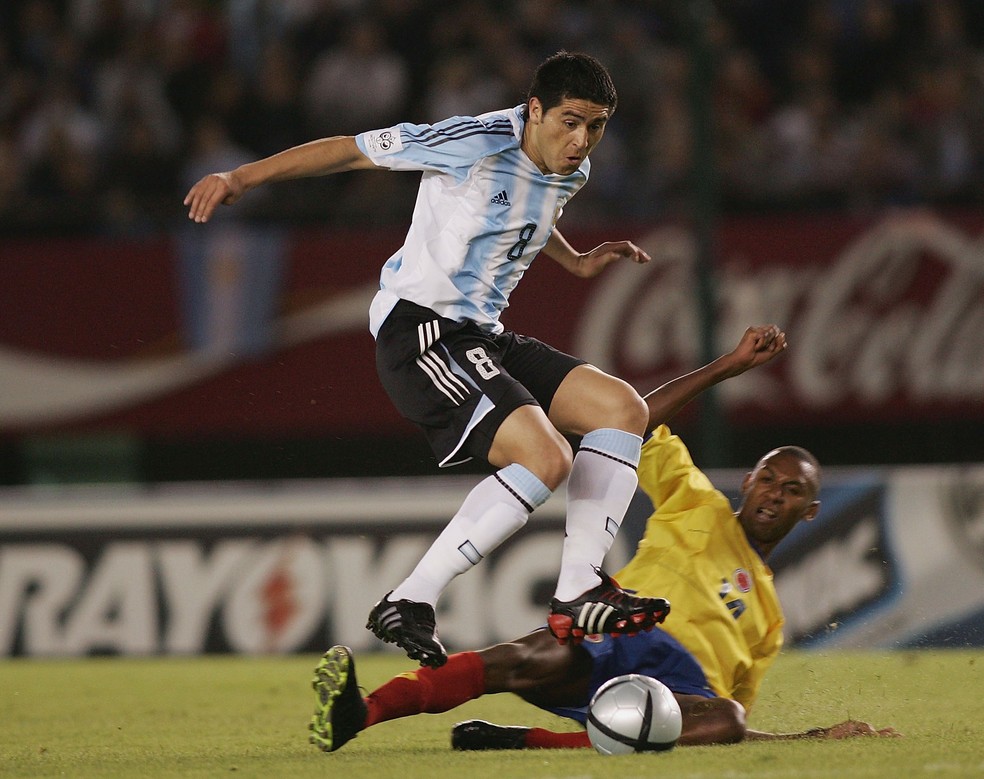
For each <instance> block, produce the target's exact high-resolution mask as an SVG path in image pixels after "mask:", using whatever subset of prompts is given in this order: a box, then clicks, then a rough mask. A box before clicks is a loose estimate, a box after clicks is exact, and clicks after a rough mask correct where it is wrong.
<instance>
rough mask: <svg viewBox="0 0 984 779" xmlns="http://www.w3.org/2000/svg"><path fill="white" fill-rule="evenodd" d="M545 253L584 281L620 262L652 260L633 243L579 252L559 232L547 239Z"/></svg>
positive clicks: (627, 242) (608, 243) (553, 233)
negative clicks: (624, 260)
mask: <svg viewBox="0 0 984 779" xmlns="http://www.w3.org/2000/svg"><path fill="white" fill-rule="evenodd" d="M543 253H544V254H546V255H547V256H548V257H550V259H552V260H555V261H556V262H558V263H559V264H560V265H561V266H562V267H563V268H564V269H565V270H567V271H568V272H570V273H573V274H574V275H575V276H578V277H580V278H582V279H590V278H593V277H595V276H597V275H598V274H599V273H601V272H602V271H603V270H604V269H605V267H606V266H608V265H611V264H612V263H613V262H617V261H618V260H623V259H627V260H632V262H637V263H640V264H643V263H647V262H649V261H650V260H651V259H652V258H651V257H650V256H649V255H648V254H647V253H646V252H644V251H643V250H642V249H640V248H639V247H638V246H636V245H635V244H634V243H632V241H608V242H606V243H603V244H601V245H600V246H596V247H595V248H594V249H592V250H591V251H589V252H584V253H582V252H579V251H577V250H576V249H575V248H574V247H573V246H571V244H570V243H569V242H568V241H567V239H566V238H564V236H563V235H562V234H561V232H560V231H559V230H554V231H553V232H552V233H551V234H550V238H548V239H547V244H546V246H544V247H543Z"/></svg>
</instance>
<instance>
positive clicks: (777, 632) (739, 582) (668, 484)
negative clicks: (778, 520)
mask: <svg viewBox="0 0 984 779" xmlns="http://www.w3.org/2000/svg"><path fill="white" fill-rule="evenodd" d="M639 486H640V487H641V488H642V490H643V491H644V492H645V493H646V494H647V495H648V496H649V497H650V499H651V500H652V502H653V506H655V511H654V512H653V514H652V515H651V516H650V517H649V520H648V522H647V525H646V533H645V536H644V537H643V539H642V541H640V542H639V548H638V550H637V551H636V554H635V556H634V557H633V558H632V560H630V561H629V563H628V564H627V565H626V566H625V567H624V568H623V569H622V570H621V571H619V572H618V573H617V574H616V575H615V579H616V580H617V581H618V583H619V585H621V586H622V587H624V588H626V589H630V590H636V591H637V592H638V593H639V594H640V595H645V596H650V597H662V598H666V599H667V600H669V602H670V606H671V609H672V610H671V612H670V615H669V617H667V619H666V622H665V623H664V624H663V625H662V628H663V629H664V630H665V631H666V632H667V633H669V634H670V635H672V636H673V637H674V638H676V639H677V640H678V641H679V642H680V643H681V644H683V646H685V647H686V648H687V649H688V650H689V651H690V653H691V654H692V655H693V656H694V658H695V659H696V660H697V662H699V663H700V665H701V667H702V668H703V669H704V673H705V675H706V676H707V681H708V684H709V685H710V686H711V689H713V690H714V692H715V693H717V694H718V695H719V696H721V697H725V698H732V699H734V700H736V701H738V702H739V703H741V704H742V705H743V706H744V707H745V708H746V709H751V706H752V704H753V703H754V701H755V697H756V695H757V694H758V691H759V687H760V685H761V682H762V678H763V676H764V675H765V672H766V670H767V669H768V667H769V666H770V665H771V664H772V661H773V660H774V659H775V657H776V655H777V654H778V653H779V650H780V649H781V648H782V625H783V616H782V607H781V605H780V603H779V597H778V596H777V594H776V589H775V585H774V584H773V581H772V570H771V569H770V568H769V566H768V565H766V563H765V561H764V560H763V559H762V557H761V556H760V555H759V553H758V552H757V551H756V550H755V549H754V547H753V546H752V545H751V543H750V542H749V541H748V538H747V537H746V536H745V532H744V530H743V529H742V527H741V524H740V523H739V522H738V519H737V517H736V516H735V513H734V510H733V509H732V506H731V503H730V502H729V500H728V498H727V497H726V496H725V495H724V494H723V493H721V492H720V491H719V490H717V489H715V487H714V485H712V484H711V482H710V480H709V479H708V478H707V476H705V475H704V474H703V473H702V472H701V471H700V470H698V469H697V467H696V466H695V465H694V463H693V460H692V459H691V457H690V452H689V451H687V447H686V446H685V445H684V443H683V441H681V440H680V438H679V437H678V436H675V435H673V434H672V433H671V432H670V430H669V428H668V427H666V425H660V426H659V427H658V428H657V429H656V430H655V431H654V433H653V435H652V437H651V438H650V439H649V440H648V441H646V443H645V444H644V445H643V448H642V459H641V460H640V462H639Z"/></svg>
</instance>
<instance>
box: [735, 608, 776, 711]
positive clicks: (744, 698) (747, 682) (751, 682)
mask: <svg viewBox="0 0 984 779" xmlns="http://www.w3.org/2000/svg"><path fill="white" fill-rule="evenodd" d="M782 643H783V638H782V627H781V626H778V627H776V628H774V629H773V630H771V631H770V632H769V634H768V635H767V636H766V637H765V638H764V639H763V642H762V644H760V645H759V646H758V647H756V648H755V651H756V656H755V657H754V658H753V661H752V666H751V667H750V668H749V669H748V670H747V671H746V672H745V673H744V674H743V675H742V676H741V678H740V679H735V680H734V690H733V691H732V695H731V697H732V698H734V700H736V701H738V703H740V704H741V705H742V706H744V707H745V711H748V712H750V711H751V710H752V706H753V705H755V699H756V698H757V697H758V694H759V689H760V688H761V687H762V679H764V678H765V673H766V671H768V670H769V668H770V667H772V663H773V662H774V661H775V659H776V656H777V655H778V654H779V651H780V650H781V649H782Z"/></svg>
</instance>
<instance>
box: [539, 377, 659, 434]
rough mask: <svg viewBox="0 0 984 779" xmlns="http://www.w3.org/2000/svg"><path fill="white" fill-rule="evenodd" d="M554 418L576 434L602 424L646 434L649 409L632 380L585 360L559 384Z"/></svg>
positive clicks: (553, 407)
mask: <svg viewBox="0 0 984 779" xmlns="http://www.w3.org/2000/svg"><path fill="white" fill-rule="evenodd" d="M550 421H551V422H552V423H553V424H554V425H555V426H556V427H557V428H558V429H560V430H562V431H564V432H565V433H571V434H574V435H584V434H585V433H588V432H590V431H592V430H597V429H599V428H602V427H612V428H616V429H618V430H625V431H627V432H630V433H635V434H637V435H643V434H644V433H645V431H646V425H647V424H648V422H649V411H648V408H647V406H646V402H645V401H644V400H643V399H642V397H641V396H640V395H639V393H638V392H636V391H635V389H634V388H633V387H632V385H631V384H629V383H628V382H626V381H623V380H622V379H620V378H618V377H616V376H611V375H610V374H607V373H605V372H604V371H602V370H599V369H598V368H596V367H594V366H593V365H587V364H585V365H580V366H578V367H576V368H574V369H573V370H572V371H571V372H570V373H568V374H567V376H566V377H565V378H564V380H563V382H561V384H560V386H559V387H558V388H557V391H556V392H555V393H554V397H553V402H552V403H551V405H550Z"/></svg>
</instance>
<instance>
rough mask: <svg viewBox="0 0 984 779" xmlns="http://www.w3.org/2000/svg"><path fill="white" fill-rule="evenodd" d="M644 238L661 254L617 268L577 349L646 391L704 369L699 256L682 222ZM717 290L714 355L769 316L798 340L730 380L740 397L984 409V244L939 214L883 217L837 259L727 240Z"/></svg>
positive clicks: (587, 314) (590, 311)
mask: <svg viewBox="0 0 984 779" xmlns="http://www.w3.org/2000/svg"><path fill="white" fill-rule="evenodd" d="M639 243H640V244H641V245H642V246H643V247H644V248H645V249H646V250H647V251H648V252H649V253H650V254H651V255H652V257H653V260H652V262H651V263H649V264H648V265H646V266H642V267H641V268H640V267H639V266H636V265H629V264H625V265H618V266H614V267H612V268H610V269H609V271H608V275H607V277H604V278H603V279H602V280H601V281H600V283H599V284H598V287H597V291H596V293H595V294H594V296H593V298H592V299H591V300H590V301H589V304H588V305H587V306H586V308H585V311H584V315H583V316H582V317H581V319H580V321H579V323H578V325H579V327H578V331H577V333H576V337H575V346H574V353H575V354H578V355H580V356H583V357H585V358H586V359H588V360H590V361H592V362H594V363H595V364H596V365H599V366H600V367H602V368H604V369H606V370H610V371H612V372H614V373H616V374H617V375H620V376H623V377H625V378H627V379H628V380H630V381H632V383H633V384H635V385H636V386H637V387H639V388H640V389H645V390H648V389H651V388H652V387H655V386H657V385H658V384H659V383H661V382H662V381H666V380H668V379H670V378H673V377H674V376H676V375H678V374H679V373H680V371H681V369H689V368H692V367H696V365H697V364H699V361H700V358H701V355H700V317H699V309H698V304H697V301H698V296H697V278H696V267H697V265H696V257H697V254H696V246H695V243H694V241H693V238H692V236H691V235H690V234H689V233H687V232H686V231H684V230H682V229H680V228H674V227H669V228H662V229H659V230H656V231H654V232H652V233H650V234H649V235H647V236H646V237H645V238H644V239H642V240H641V241H640V242H639ZM787 243H788V242H787ZM766 251H767V249H766V247H762V253H763V254H764V253H765V252H766ZM759 259H761V258H759ZM640 276H641V277H640ZM714 288H715V291H716V297H715V300H716V303H715V322H714V328H715V329H714V338H715V342H716V348H717V350H718V351H717V353H721V352H724V351H727V350H729V349H731V348H733V346H734V344H735V343H737V340H738V338H739V336H740V335H741V333H742V332H744V329H745V328H746V327H747V326H749V325H751V324H759V323H765V322H775V323H777V324H779V325H780V326H781V327H783V329H784V330H785V331H786V334H787V337H788V340H789V343H790V349H789V352H788V353H787V354H786V355H785V356H784V358H783V359H782V360H777V361H776V362H775V363H773V364H772V365H770V366H768V368H766V369H765V370H761V371H752V372H750V373H747V374H745V375H743V376H741V377H740V378H738V379H736V380H734V381H730V382H727V383H726V384H723V385H722V386H721V387H720V390H721V393H722V395H723V396H724V397H725V399H726V400H727V401H728V402H729V403H731V404H745V405H755V406H759V407H762V408H770V409H779V410H784V411H788V412H791V413H792V412H795V411H804V410H808V411H811V412H814V413H815V412H816V411H826V410H829V409H833V408H839V409H843V410H850V411H851V412H852V413H867V411H869V410H871V409H874V408H890V407H893V406H895V407H897V408H895V410H896V411H897V410H898V408H901V407H911V406H913V405H921V406H928V405H933V406H937V405H960V406H965V405H973V406H974V407H975V408H978V407H979V408H981V409H982V411H984V335H982V334H984V249H982V245H981V243H980V241H979V240H978V239H977V238H974V237H971V236H968V235H967V234H965V233H964V232H963V231H961V230H960V229H959V228H957V227H954V226H953V225H950V224H947V223H945V222H943V221H942V220H940V219H938V218H936V217H935V216H933V215H931V214H926V213H920V214H918V215H913V214H907V215H899V216H893V217H890V218H886V219H884V220H883V221H881V222H879V223H877V224H875V225H874V226H872V227H871V228H870V229H868V230H866V231H865V232H863V233H861V234H860V235H857V236H855V237H854V238H853V239H852V240H850V241H849V242H848V243H847V244H846V245H845V246H844V248H843V249H842V250H840V251H839V252H838V253H836V254H835V255H833V256H831V255H830V253H829V251H828V252H826V253H825V252H823V251H820V250H817V249H814V248H812V247H810V246H809V245H804V246H803V254H802V256H799V257H791V256H783V255H777V256H775V257H774V259H773V258H772V257H769V261H767V262H762V261H759V262H756V263H749V262H745V261H744V259H743V258H742V257H739V256H735V255H734V254H729V251H728V248H727V247H726V246H725V247H722V249H721V262H720V263H719V264H718V266H717V272H716V275H715V278H714Z"/></svg>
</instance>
